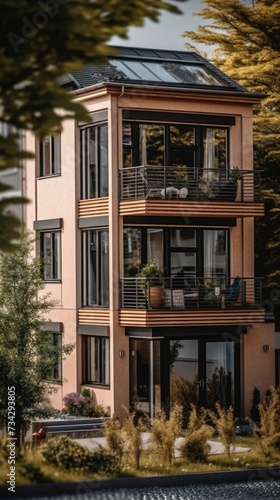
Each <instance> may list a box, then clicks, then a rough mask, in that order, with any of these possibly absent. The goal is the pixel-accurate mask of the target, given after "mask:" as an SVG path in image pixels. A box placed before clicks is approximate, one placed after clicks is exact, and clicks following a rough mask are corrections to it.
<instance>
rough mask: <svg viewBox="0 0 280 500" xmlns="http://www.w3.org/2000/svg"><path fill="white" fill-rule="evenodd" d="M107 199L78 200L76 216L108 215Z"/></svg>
mask: <svg viewBox="0 0 280 500" xmlns="http://www.w3.org/2000/svg"><path fill="white" fill-rule="evenodd" d="M108 213H109V198H107V197H106V198H92V199H90V200H79V204H78V216H79V217H94V216H96V215H108Z"/></svg>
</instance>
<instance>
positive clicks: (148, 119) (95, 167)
mask: <svg viewBox="0 0 280 500" xmlns="http://www.w3.org/2000/svg"><path fill="white" fill-rule="evenodd" d="M112 52H113V50H112ZM60 83H61V85H63V86H65V88H67V89H68V90H69V92H71V93H72V95H73V98H74V99H75V100H76V101H77V102H80V103H83V104H84V105H85V106H86V108H87V110H88V116H89V121H88V122H87V123H79V122H78V123H77V122H74V121H71V120H69V121H66V122H65V124H64V129H63V132H62V134H61V136H50V137H46V138H45V140H44V141H42V142H39V141H36V140H35V139H34V137H31V136H28V137H27V138H26V146H27V147H28V148H31V149H34V150H35V151H36V161H35V166H34V162H33V161H28V162H27V165H26V171H25V173H26V179H27V181H26V186H27V193H26V194H27V196H28V197H29V198H30V199H31V200H32V203H31V204H29V205H28V206H27V207H26V211H27V226H28V227H29V228H30V229H33V230H36V231H38V232H39V235H40V244H38V249H37V251H38V252H41V255H42V256H43V257H44V258H45V259H46V261H45V264H44V268H43V277H44V280H45V291H46V292H51V294H52V298H53V300H55V302H56V303H55V306H54V308H53V309H52V311H51V312H50V314H49V316H48V318H47V320H48V323H47V326H48V329H49V330H50V331H51V332H52V333H53V341H54V343H61V342H63V343H68V342H75V345H76V348H75V350H74V352H73V353H72V354H71V355H70V356H69V357H67V358H66V359H65V360H63V361H61V363H58V364H57V365H56V366H54V369H53V373H52V377H51V379H52V383H54V384H55V386H56V388H57V392H56V393H55V394H54V395H53V405H54V406H55V407H57V408H61V407H62V406H63V403H62V399H63V396H64V395H65V394H66V393H69V392H73V391H80V390H81V388H82V387H89V388H90V389H91V391H92V395H93V398H94V400H95V401H96V402H97V403H99V404H102V405H103V406H104V407H110V410H111V414H114V415H120V413H121V411H122V406H123V405H125V406H126V407H129V408H132V409H134V410H135V411H138V412H147V413H149V414H150V415H151V416H153V415H154V414H155V412H156V411H157V410H158V409H159V408H164V409H165V410H166V411H167V412H168V411H169V409H170V406H171V405H172V404H174V403H179V404H183V406H184V408H185V409H187V408H188V406H189V404H190V403H191V402H192V403H195V404H198V405H201V406H208V407H213V405H214V403H215V401H218V402H220V404H221V405H222V406H225V405H227V406H229V405H230V404H233V405H234V407H235V410H236V414H237V415H248V414H249V413H250V409H251V401H252V395H253V390H254V387H257V388H258V389H259V390H260V391H261V394H262V395H264V393H265V391H266V389H267V388H268V387H269V385H271V384H274V383H275V333H274V323H273V318H271V317H268V315H267V314H266V311H265V307H264V303H263V300H262V279H261V278H259V277H256V276H254V220H255V218H256V217H262V216H264V206H263V204H262V203H261V202H260V201H259V189H260V175H259V173H258V172H254V169H253V138H252V111H253V106H254V105H255V104H258V103H259V101H260V98H261V96H259V95H256V94H252V93H249V92H248V91H247V90H246V89H244V88H242V87H241V86H240V85H239V84H237V83H236V82H235V81H233V80H232V79H230V78H229V77H227V76H226V75H225V74H223V73H222V72H221V71H219V70H218V69H217V68H215V67H214V66H213V65H211V64H210V63H209V62H208V61H207V60H206V59H204V58H202V57H201V56H200V55H198V54H196V53H194V52H183V51H172V50H157V49H156V50H153V49H140V48H127V47H125V48H124V47H118V51H117V52H116V53H114V54H113V55H112V56H111V57H109V58H108V63H107V64H105V65H104V66H102V67H94V66H90V65H87V66H85V68H84V69H83V70H81V71H76V72H74V73H72V74H69V75H65V76H63V77H62V78H61V81H60ZM39 247H40V248H39ZM144 264H149V266H148V269H147V268H146V269H145V271H146V274H145V273H144V272H142V273H141V272H140V271H141V269H142V267H143V265H144ZM157 266H158V267H157ZM152 267H157V274H160V275H161V276H158V275H157V276H155V275H154V277H153V275H152V276H151V273H150V274H149V272H151V268H152ZM139 273H140V275H139ZM153 285H158V287H157V288H158V289H159V298H158V301H157V302H154V286H153Z"/></svg>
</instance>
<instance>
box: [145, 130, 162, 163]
mask: <svg viewBox="0 0 280 500" xmlns="http://www.w3.org/2000/svg"><path fill="white" fill-rule="evenodd" d="M139 157H140V165H164V126H163V125H144V124H140V125H139Z"/></svg>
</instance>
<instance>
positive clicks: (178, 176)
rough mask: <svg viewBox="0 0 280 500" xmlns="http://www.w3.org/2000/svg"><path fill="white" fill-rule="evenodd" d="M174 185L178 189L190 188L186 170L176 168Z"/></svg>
mask: <svg viewBox="0 0 280 500" xmlns="http://www.w3.org/2000/svg"><path fill="white" fill-rule="evenodd" d="M173 184H174V187H175V188H177V189H181V188H186V187H187V186H188V174H187V172H186V170H185V169H180V168H179V167H178V168H176V170H175V177H174V182H173Z"/></svg>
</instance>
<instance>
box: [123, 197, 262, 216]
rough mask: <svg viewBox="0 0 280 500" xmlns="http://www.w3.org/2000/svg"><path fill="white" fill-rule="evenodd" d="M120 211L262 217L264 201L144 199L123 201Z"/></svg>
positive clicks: (129, 213) (176, 214) (149, 213)
mask: <svg viewBox="0 0 280 500" xmlns="http://www.w3.org/2000/svg"><path fill="white" fill-rule="evenodd" d="M119 213H120V215H121V216H125V215H168V216H172V215H173V216H177V217H178V215H182V216H189V217H215V216H218V217H261V216H263V215H264V204H263V203H241V202H223V201H217V202H214V201H185V200H184V201H182V200H160V199H154V200H153V199H142V200H130V201H121V202H120V205H119Z"/></svg>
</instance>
